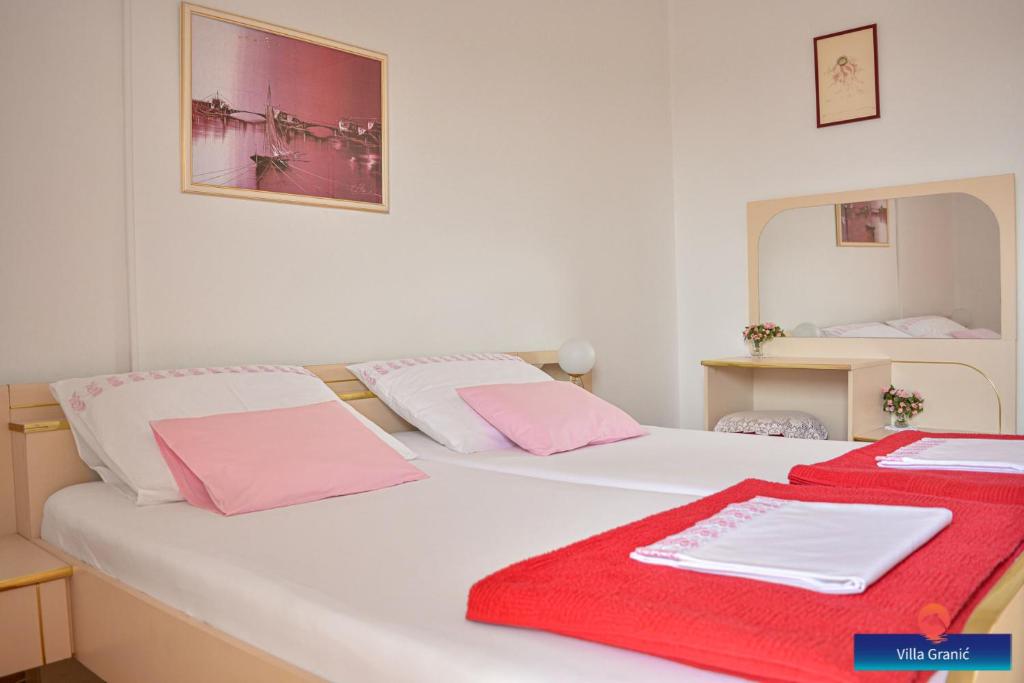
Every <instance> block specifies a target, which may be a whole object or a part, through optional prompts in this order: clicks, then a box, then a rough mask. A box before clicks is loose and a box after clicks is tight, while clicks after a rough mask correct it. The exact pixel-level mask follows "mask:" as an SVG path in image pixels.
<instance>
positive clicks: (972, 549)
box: [466, 479, 1024, 683]
mask: <svg viewBox="0 0 1024 683" xmlns="http://www.w3.org/2000/svg"><path fill="white" fill-rule="evenodd" d="M754 496H773V497H776V498H790V499H795V500H806V501H826V502H838V503H870V504H883V505H885V504H892V505H918V506H925V507H937V506H940V507H946V508H948V509H950V510H952V511H953V521H952V523H951V524H950V525H949V526H948V527H947V528H946V529H944V530H943V531H941V532H939V534H938V535H936V536H935V538H933V539H932V540H931V541H930V542H928V543H927V544H926V545H924V546H923V547H922V548H921V549H920V550H918V551H917V552H916V553H914V554H913V555H911V556H910V557H909V558H907V559H906V560H904V561H903V562H901V563H900V564H899V565H897V566H896V567H895V568H894V569H892V570H891V571H890V572H889V573H888V574H886V575H885V576H883V577H882V578H881V579H879V580H878V581H877V582H875V583H874V584H873V585H872V586H871V587H870V588H868V590H867V591H865V592H864V593H862V594H860V595H826V594H821V593H814V592H811V591H807V590H803V589H800V588H793V587H790V586H783V585H779V584H772V583H766V582H761V581H752V580H747V579H740V578H735V577H727V576H715V575H711V574H703V573H697V572H690V571H685V570H680V569H674V568H671V567H660V566H654V565H649V564H644V563H641V562H637V561H635V560H632V559H630V557H629V553H630V552H631V551H632V550H633V549H634V548H636V547H638V546H643V545H647V544H649V543H653V542H654V541H657V540H659V539H662V538H665V537H666V536H668V535H670V534H673V533H676V532H678V531H681V530H682V529H685V528H687V527H689V526H691V525H693V524H694V523H696V522H697V521H699V520H701V519H705V518H707V517H710V516H711V515H713V514H715V513H716V512H718V511H719V510H721V509H722V508H724V507H725V506H726V505H729V504H730V503H735V502H739V501H744V500H748V499H750V498H753V497H754ZM1022 540H1024V514H1022V510H1021V509H1019V508H1016V507H1012V506H1008V505H990V504H984V503H976V502H971V501H963V500H941V499H936V498H933V497H930V496H921V495H914V494H908V493H897V492H893V491H880V490H858V489H843V488H833V487H821V486H789V485H786V484H774V483H769V482H765V481H759V480H756V479H748V480H747V481H744V482H741V483H739V484H737V485H736V486H733V487H730V488H728V489H726V490H724V491H721V492H719V493H717V494H715V495H712V496H708V497H707V498H703V499H701V500H698V501H696V502H694V503H691V504H689V505H686V506H683V507H680V508H676V509H673V510H668V511H666V512H662V513H659V514H657V515H653V516H651V517H648V518H646V519H643V520H640V521H638V522H634V523H632V524H628V525H626V526H623V527H619V528H617V529H613V530H611V531H607V532H605V533H602V534H599V535H597V536H593V537H591V538H588V539H586V540H584V541H580V542H579V543H575V544H573V545H570V546H567V547H565V548H562V549H560V550H556V551H554V552H550V553H547V554H545V555H541V556H538V557H534V558H531V559H529V560H525V561H523V562H519V563H517V564H514V565H512V566H510V567H507V568H505V569H502V570H501V571H499V572H497V573H495V574H492V575H491V576H488V577H487V578H485V579H483V580H481V581H479V582H478V583H477V584H476V585H475V586H473V588H472V589H471V590H470V593H469V606H468V609H467V613H466V617H467V618H468V619H471V620H473V621H481V622H488V623H493V624H503V625H508V626H519V627H525V628H533V629H541V630H545V631H552V632H554V633H559V634H562V635H567V636H572V637H575V638H581V639H584V640H591V641H596V642H600V643H606V644H608V645H615V646H617V647H623V648H628V649H630V650H638V651H640V652H646V653H648V654H652V655H656V656H659V657H665V658H668V659H672V660H675V661H679V662H683V663H686V664H691V665H695V666H699V667H703V668H706V669H712V670H716V671H724V672H728V673H732V674H737V675H741V676H747V677H750V678H756V679H758V680H781V681H808V682H814V683H825V682H829V681H834V682H843V683H845V682H848V681H918V680H924V679H925V678H926V677H927V675H928V674H917V673H914V672H867V671H861V672H855V671H853V634H854V633H916V632H918V625H917V615H918V612H919V611H920V609H921V607H922V606H923V605H925V604H928V603H932V602H937V603H941V604H942V605H944V606H945V607H946V609H948V610H949V613H950V615H951V616H952V617H953V619H954V621H953V628H952V629H951V630H959V629H960V628H962V626H963V623H964V622H965V621H966V619H967V616H968V615H969V613H970V610H971V609H972V608H973V606H974V605H975V604H976V603H977V601H978V600H979V599H980V597H981V596H982V595H983V594H984V592H985V591H986V590H987V589H988V587H990V586H991V585H992V584H993V583H994V582H995V580H996V578H997V577H998V576H999V575H1000V574H1001V573H1002V572H1003V571H1005V569H1006V568H1007V567H1008V566H1009V565H1010V563H1011V562H1012V560H1013V558H1014V557H1015V556H1016V554H1017V553H1018V552H1019V550H1020V547H1021V541H1022ZM850 542H851V543H867V544H870V543H871V539H870V538H851V539H850Z"/></svg>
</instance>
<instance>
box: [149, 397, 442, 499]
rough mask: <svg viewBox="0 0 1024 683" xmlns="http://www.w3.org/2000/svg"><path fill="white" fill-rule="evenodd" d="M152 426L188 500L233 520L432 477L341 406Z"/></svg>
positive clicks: (317, 405)
mask: <svg viewBox="0 0 1024 683" xmlns="http://www.w3.org/2000/svg"><path fill="white" fill-rule="evenodd" d="M150 426H151V427H152V429H153V435H154V436H155V437H156V441H157V445H158V446H159V447H160V452H161V453H162V454H163V456H164V459H165V460H166V462H167V466H168V467H169V468H170V470H171V474H172V475H174V480H175V481H176V482H177V483H178V487H179V488H180V489H181V494H182V496H184V498H185V500H187V501H188V502H190V503H192V504H193V505H195V506H197V507H201V508H205V509H207V510H213V511H215V512H220V513H222V514H225V515H235V514H239V513H243V512H253V511H256V510H266V509H269V508H276V507H284V506H286V505H295V504H298V503H307V502H310V501H314V500H320V499H321V498H328V497H330V496H340V495H344V494H347V493H360V492H363V491H373V490H376V489H381V488H385V487H388V486H394V485H396V484H402V483H405V482H407V481H414V480H416V479H425V478H426V477H427V475H426V474H424V473H423V472H421V471H420V470H418V469H417V468H415V467H413V465H411V464H410V463H409V462H407V461H406V460H405V459H404V458H403V457H402V456H401V455H399V454H398V453H397V452H396V451H395V450H394V449H392V448H391V447H390V446H388V445H387V444H386V443H384V442H383V441H381V440H380V439H379V438H378V437H377V436H376V435H375V434H374V433H373V432H372V431H370V430H369V429H368V428H366V427H365V426H364V425H363V424H362V423H360V422H359V420H358V419H357V418H356V417H354V416H353V415H352V414H351V413H350V412H349V411H347V410H346V409H345V407H344V406H343V405H341V403H339V402H337V401H326V402H324V403H314V404H312V405H306V406H300V407H298V408H277V409H274V410H254V411H250V412H245V413H223V414H220V415H209V416H207V417H187V418H179V419H172V420H154V421H153V422H150Z"/></svg>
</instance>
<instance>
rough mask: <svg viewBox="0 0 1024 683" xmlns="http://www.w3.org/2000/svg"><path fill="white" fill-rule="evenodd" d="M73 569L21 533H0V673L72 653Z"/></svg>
mask: <svg viewBox="0 0 1024 683" xmlns="http://www.w3.org/2000/svg"><path fill="white" fill-rule="evenodd" d="M71 571H72V570H71V567H70V566H69V565H67V564H65V563H64V562H62V561H61V560H58V559H57V558H56V557H54V556H53V555H51V554H49V553H48V552H46V551H45V550H43V549H42V548H40V547H39V546H37V545H35V544H33V543H30V542H29V541H27V540H25V538H23V537H21V536H19V535H17V534H10V535H7V536H0V614H3V619H0V676H6V675H8V674H12V673H15V672H18V671H25V670H26V669H32V668H35V667H39V666H42V665H44V664H48V663H50V662H56V661H58V660H61V659H67V658H68V657H70V656H71V617H70V615H71V611H70V609H69V605H68V583H67V579H68V577H69V576H71Z"/></svg>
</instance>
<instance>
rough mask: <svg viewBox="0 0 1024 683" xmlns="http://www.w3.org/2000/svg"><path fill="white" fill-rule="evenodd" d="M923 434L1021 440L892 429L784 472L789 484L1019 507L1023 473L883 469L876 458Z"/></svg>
mask: <svg viewBox="0 0 1024 683" xmlns="http://www.w3.org/2000/svg"><path fill="white" fill-rule="evenodd" d="M924 438H941V439H1024V436H1016V435H1012V434H1001V435H997V434H935V433H929V432H916V431H906V432H896V433H894V434H893V435H892V436H887V437H886V438H884V439H882V440H881V441H876V442H875V443H873V444H869V445H867V446H865V447H863V448H858V449H856V450H853V451H850V452H849V453H846V454H844V455H840V456H839V457H838V458H833V459H832V460H826V461H825V462H819V463H817V464H814V465H797V466H796V467H794V468H793V469H791V470H790V471H789V481H790V482H791V483H793V484H822V485H824V486H849V487H853V488H875V489H891V490H894V491H909V492H911V493H923V494H926V495H929V496H943V497H947V496H948V497H950V498H963V499H965V500H977V501H981V502H985V503H1009V504H1011V505H1024V475H1021V474H996V473H994V472H948V471H947V472H943V471H940V470H934V471H928V470H914V471H912V472H908V471H904V470H896V469H885V468H882V467H879V466H878V465H876V464H875V458H876V457H877V456H880V455H888V454H889V453H892V452H893V451H895V450H896V449H897V448H900V447H901V446H906V445H907V444H910V443H913V442H915V441H918V440H920V439H924Z"/></svg>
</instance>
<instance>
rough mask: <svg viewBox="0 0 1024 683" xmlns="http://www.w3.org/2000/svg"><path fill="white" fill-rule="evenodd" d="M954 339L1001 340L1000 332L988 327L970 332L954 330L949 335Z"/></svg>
mask: <svg viewBox="0 0 1024 683" xmlns="http://www.w3.org/2000/svg"><path fill="white" fill-rule="evenodd" d="M949 334H950V335H952V337H953V339H1000V338H1001V337H1000V335H999V333H998V332H995V331H993V330H990V329H988V328H987V327H975V328H973V329H969V330H953V331H952V332H950V333H949Z"/></svg>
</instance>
